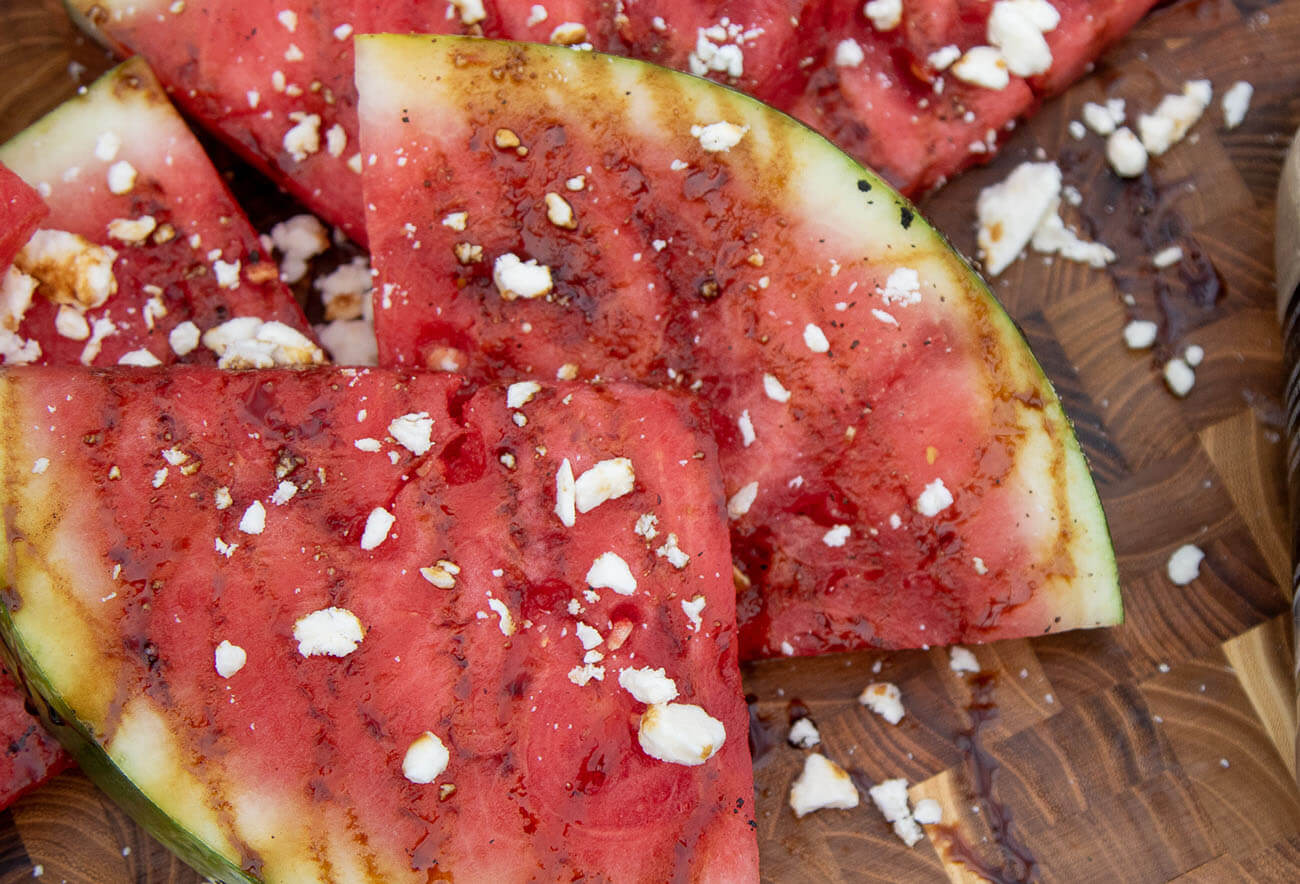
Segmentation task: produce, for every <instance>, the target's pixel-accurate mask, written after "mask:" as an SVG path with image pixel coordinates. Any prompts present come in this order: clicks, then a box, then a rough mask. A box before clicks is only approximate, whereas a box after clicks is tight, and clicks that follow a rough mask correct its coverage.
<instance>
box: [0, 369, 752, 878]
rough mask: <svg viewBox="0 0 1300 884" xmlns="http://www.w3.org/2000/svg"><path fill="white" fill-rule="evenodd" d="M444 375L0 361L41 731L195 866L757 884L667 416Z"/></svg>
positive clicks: (722, 589) (29, 674)
mask: <svg viewBox="0 0 1300 884" xmlns="http://www.w3.org/2000/svg"><path fill="white" fill-rule="evenodd" d="M459 386H460V382H459V381H458V380H457V379H455V378H453V377H450V376H447V375H443V374H433V373H398V372H389V371H382V370H353V369H314V370H313V369H307V370H301V371H274V370H272V371H264V372H225V371H219V370H216V369H211V368H197V367H184V366H178V367H175V368H173V369H171V370H170V371H167V372H157V371H153V372H151V371H147V370H141V369H117V370H111V371H104V370H89V371H87V370H79V369H67V368H62V369H59V368H26V369H10V370H7V371H5V372H4V373H0V405H2V406H3V408H4V409H5V413H6V414H8V415H10V419H9V420H7V421H6V422H5V425H4V431H3V448H2V450H0V472H2V478H3V482H2V483H0V489H3V490H2V491H0V494H2V495H3V500H0V512H2V513H3V514H4V519H5V525H4V528H5V531H6V536H7V537H8V538H9V539H10V543H9V544H8V545H7V548H6V549H7V553H6V558H5V564H4V576H5V582H6V584H7V587H6V589H5V592H4V600H5V611H4V614H3V616H0V621H2V624H0V625H2V628H3V632H4V634H5V640H6V642H7V645H8V647H9V650H10V655H11V657H12V658H14V659H15V660H16V661H17V663H18V667H19V669H20V670H21V671H22V673H23V675H24V678H25V680H26V682H27V684H28V685H29V686H31V687H32V688H33V689H34V690H35V691H37V692H38V693H39V694H40V696H41V697H42V698H43V702H44V703H45V704H46V705H47V706H48V707H49V710H50V711H51V712H52V715H51V716H50V718H51V720H52V722H53V723H54V726H55V731H56V733H58V734H59V735H60V737H61V739H63V740H65V741H66V742H68V743H69V745H71V746H73V747H74V751H75V752H76V753H77V757H78V760H79V761H80V762H81V764H82V767H83V769H85V770H86V771H87V772H88V773H89V774H90V775H91V776H92V777H93V778H95V779H96V780H97V781H98V782H99V783H100V784H101V785H103V786H104V787H105V788H106V789H107V790H108V791H109V793H110V794H112V795H113V796H114V797H116V798H117V799H118V800H119V801H121V802H123V803H124V804H125V805H126V806H127V807H128V808H129V809H131V810H132V811H133V812H134V813H135V814H136V815H137V817H139V818H141V819H143V820H144V821H145V822H146V823H147V824H150V825H151V826H152V827H153V828H154V830H155V832H156V833H157V834H159V835H160V837H162V838H163V840H164V841H166V842H167V843H169V844H170V845H171V846H173V847H174V848H176V849H177V850H178V851H180V853H181V855H182V856H184V857H186V858H187V859H188V860H189V861H191V862H192V863H193V864H194V865H195V866H196V867H197V868H199V869H200V870H201V871H202V872H204V873H206V874H209V875H213V876H214V877H217V878H219V879H220V880H223V881H251V880H254V879H257V880H265V881H285V882H288V881H295V882H296V881H309V880H310V881H317V880H319V881H326V880H328V881H344V880H373V881H386V882H406V881H409V882H426V881H433V880H456V881H493V882H497V881H524V880H561V879H563V880H594V879H596V878H607V879H609V880H618V881H647V882H649V881H669V880H690V881H719V882H720V881H728V882H730V881H751V880H756V879H757V845H756V840H755V835H754V831H753V828H752V822H753V796H752V773H751V770H750V759H749V754H748V749H747V746H746V740H745V734H746V725H747V713H746V709H745V704H744V701H743V698H742V695H741V687H740V672H739V669H738V667H737V665H736V645H737V642H736V633H735V608H734V592H733V590H732V585H731V579H730V562H729V558H728V554H727V535H726V529H725V527H724V521H725V517H724V516H723V512H722V508H723V499H722V494H721V488H720V487H719V481H718V478H717V475H718V472H717V464H716V459H715V453H714V448H713V445H712V443H711V442H710V441H709V439H708V438H707V436H703V435H700V434H699V433H698V432H697V431H696V429H695V427H696V423H697V418H696V416H695V414H694V411H693V406H692V404H691V403H690V402H689V401H688V400H686V399H684V398H682V397H674V396H668V395H664V394H663V393H660V392H656V391H650V390H646V389H643V388H638V387H632V386H623V385H616V384H615V385H609V386H605V387H591V386H586V385H582V384H568V385H556V384H547V385H531V384H523V385H515V386H512V387H511V388H509V389H508V390H505V389H487V390H481V391H480V392H478V393H477V394H475V395H473V396H472V397H466V396H465V395H464V394H463V393H462V392H460V391H459ZM665 543H666V544H667V545H669V546H671V547H672V548H673V549H674V550H676V553H675V554H674V555H672V556H668V557H665V556H664V555H660V554H657V553H656V551H655V550H656V548H661V547H663V546H664V545H665ZM677 555H680V556H681V557H682V558H681V559H678V558H677ZM674 694H675V696H674Z"/></svg>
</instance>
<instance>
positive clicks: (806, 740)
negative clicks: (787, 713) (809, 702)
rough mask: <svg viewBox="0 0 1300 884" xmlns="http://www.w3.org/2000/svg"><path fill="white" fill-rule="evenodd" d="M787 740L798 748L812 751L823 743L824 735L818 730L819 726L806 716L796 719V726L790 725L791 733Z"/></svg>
mask: <svg viewBox="0 0 1300 884" xmlns="http://www.w3.org/2000/svg"><path fill="white" fill-rule="evenodd" d="M786 740H787V741H788V742H789V743H790V745H791V746H794V747H796V748H799V749H811V748H812V747H813V746H816V745H817V744H818V743H820V742H821V741H822V735H821V732H820V731H818V730H817V725H815V724H813V720H812V719H811V718H808V717H807V716H804V717H803V718H798V719H795V722H794V724H792V725H790V733H789V735H788V736H787V737H786Z"/></svg>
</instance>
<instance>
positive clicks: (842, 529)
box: [822, 525, 853, 547]
mask: <svg viewBox="0 0 1300 884" xmlns="http://www.w3.org/2000/svg"><path fill="white" fill-rule="evenodd" d="M852 530H853V529H852V528H850V527H849V526H848V525H835V526H834V527H832V528H831V529H830V530H829V531H827V532H826V533H825V534H823V535H822V543H824V544H826V545H827V546H831V547H838V546H843V545H844V543H845V541H847V540H848V539H849V534H850V533H851V532H852Z"/></svg>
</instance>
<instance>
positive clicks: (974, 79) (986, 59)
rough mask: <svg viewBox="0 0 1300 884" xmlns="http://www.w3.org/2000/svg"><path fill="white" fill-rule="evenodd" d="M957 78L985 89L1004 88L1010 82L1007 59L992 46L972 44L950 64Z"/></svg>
mask: <svg viewBox="0 0 1300 884" xmlns="http://www.w3.org/2000/svg"><path fill="white" fill-rule="evenodd" d="M952 74H953V76H954V77H956V78H957V79H958V80H961V81H963V82H966V83H970V84H972V85H974V86H983V87H984V88H985V89H1005V88H1007V84H1008V83H1010V82H1011V75H1010V73H1008V71H1007V60H1006V59H1005V58H1003V57H1002V53H1001V52H999V51H998V50H997V49H995V48H993V47H992V46H972V47H971V48H970V49H967V50H966V52H965V54H964V55H962V57H961V58H959V59H957V61H956V62H955V63H954V64H953V66H952Z"/></svg>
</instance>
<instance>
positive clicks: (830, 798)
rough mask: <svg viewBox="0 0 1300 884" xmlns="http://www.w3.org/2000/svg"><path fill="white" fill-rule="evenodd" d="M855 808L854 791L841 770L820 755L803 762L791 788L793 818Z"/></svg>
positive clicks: (849, 779) (811, 756)
mask: <svg viewBox="0 0 1300 884" xmlns="http://www.w3.org/2000/svg"><path fill="white" fill-rule="evenodd" d="M857 806H858V790H857V787H856V786H854V785H853V779H852V778H851V777H850V776H849V775H848V773H847V772H845V770H844V768H842V767H840V766H839V765H838V764H836V763H835V762H833V761H831V760H830V759H829V758H827V757H826V756H825V755H822V754H821V753H820V752H814V753H812V754H811V755H809V756H808V757H807V758H805V759H804V762H803V772H802V773H800V774H799V778H798V779H796V780H795V781H794V785H792V786H791V787H790V809H791V810H793V811H794V815H795V816H796V817H804V816H807V815H808V814H810V813H812V812H813V811H817V810H826V809H831V810H850V809H852V808H854V807H857Z"/></svg>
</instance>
